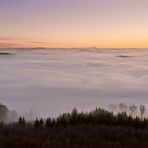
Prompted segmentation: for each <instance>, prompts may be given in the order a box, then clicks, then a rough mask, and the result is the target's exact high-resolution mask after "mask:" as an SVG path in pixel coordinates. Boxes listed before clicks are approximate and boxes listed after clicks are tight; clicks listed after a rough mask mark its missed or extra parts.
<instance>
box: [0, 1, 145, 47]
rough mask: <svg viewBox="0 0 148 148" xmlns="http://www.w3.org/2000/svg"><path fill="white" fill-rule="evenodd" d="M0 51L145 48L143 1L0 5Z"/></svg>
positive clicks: (6, 3)
mask: <svg viewBox="0 0 148 148" xmlns="http://www.w3.org/2000/svg"><path fill="white" fill-rule="evenodd" d="M0 47H1V48H30V47H47V48H61V47H62V48H64V47H65V48H73V47H76V48H79V47H80V48H81V47H84V48H85V47H98V48H146V47H148V1H147V0H0Z"/></svg>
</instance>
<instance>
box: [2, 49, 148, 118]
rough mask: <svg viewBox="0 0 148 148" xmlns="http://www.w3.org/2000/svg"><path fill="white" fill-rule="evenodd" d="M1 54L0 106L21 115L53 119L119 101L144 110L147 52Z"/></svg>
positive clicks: (147, 92)
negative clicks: (2, 105) (60, 115)
mask: <svg viewBox="0 0 148 148" xmlns="http://www.w3.org/2000/svg"><path fill="white" fill-rule="evenodd" d="M0 52H1V53H5V54H0V102H1V103H3V104H6V105H7V106H8V108H10V110H16V111H17V112H18V113H19V114H21V115H25V116H30V115H32V116H33V117H36V116H38V117H48V116H51V117H52V116H53V117H54V116H57V115H59V114H60V113H62V112H67V111H71V110H72V109H73V108H74V107H76V108H77V109H78V110H83V111H90V110H92V109H93V108H94V107H96V106H99V107H107V106H108V104H111V103H112V104H118V103H120V102H122V103H125V104H128V105H130V104H135V105H139V104H144V105H145V106H146V107H147V106H148V99H147V96H148V83H147V81H148V60H147V59H148V50H147V49H0ZM6 53H9V54H6Z"/></svg>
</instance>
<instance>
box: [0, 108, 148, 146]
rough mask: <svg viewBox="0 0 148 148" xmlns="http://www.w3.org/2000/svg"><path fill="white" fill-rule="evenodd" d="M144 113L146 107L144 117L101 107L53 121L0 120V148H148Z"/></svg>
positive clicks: (60, 116)
mask: <svg viewBox="0 0 148 148" xmlns="http://www.w3.org/2000/svg"><path fill="white" fill-rule="evenodd" d="M134 108H135V107H134ZM0 109H1V110H0V111H1V112H0V113H1V114H0V115H1V116H0V117H3V120H4V119H5V120H6V118H4V115H3V116H2V113H5V117H6V116H7V117H8V115H7V113H6V112H4V110H7V111H8V109H7V108H6V106H3V105H1V108H0ZM143 114H144V106H143V107H142V106H141V117H136V116H135V117H132V116H131V115H128V114H127V113H126V112H119V113H117V114H113V112H109V111H106V110H104V109H100V108H96V109H95V110H93V111H91V112H88V113H84V112H78V111H77V110H76V109H73V111H72V112H70V113H64V114H62V115H59V116H58V117H57V118H54V119H53V118H47V119H44V120H43V119H36V120H35V121H32V122H26V121H25V118H24V117H20V118H19V119H18V121H17V122H13V123H12V122H11V123H10V122H9V123H8V122H4V121H1V124H0V148H148V119H147V118H144V117H143ZM11 118H12V117H11Z"/></svg>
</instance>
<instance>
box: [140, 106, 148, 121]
mask: <svg viewBox="0 0 148 148" xmlns="http://www.w3.org/2000/svg"><path fill="white" fill-rule="evenodd" d="M139 109H140V115H141V120H142V119H143V115H144V114H145V111H146V108H145V106H144V105H140V108H139Z"/></svg>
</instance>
